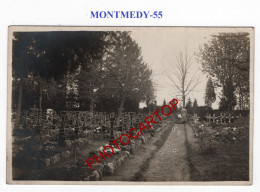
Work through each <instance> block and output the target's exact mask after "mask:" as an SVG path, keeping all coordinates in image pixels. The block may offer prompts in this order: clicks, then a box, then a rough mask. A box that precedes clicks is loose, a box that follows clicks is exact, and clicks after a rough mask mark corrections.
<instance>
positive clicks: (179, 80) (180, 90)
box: [167, 51, 200, 106]
mask: <svg viewBox="0 0 260 192" xmlns="http://www.w3.org/2000/svg"><path fill="white" fill-rule="evenodd" d="M175 59H176V62H175V63H170V66H169V67H170V69H169V70H168V72H169V73H167V76H168V78H169V79H170V81H171V83H172V85H171V86H173V87H174V88H175V91H177V94H180V95H179V96H181V97H182V102H183V106H185V98H186V97H187V95H189V94H190V93H191V92H192V91H195V88H196V87H197V86H198V84H199V79H200V77H199V76H197V71H198V70H196V71H195V72H194V73H192V74H191V68H190V67H191V66H192V62H191V60H192V55H191V56H189V55H188V53H187V51H185V52H184V53H183V52H182V51H181V52H180V53H179V55H176V57H175ZM177 96H178V95H177Z"/></svg>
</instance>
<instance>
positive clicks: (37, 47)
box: [12, 32, 104, 121]
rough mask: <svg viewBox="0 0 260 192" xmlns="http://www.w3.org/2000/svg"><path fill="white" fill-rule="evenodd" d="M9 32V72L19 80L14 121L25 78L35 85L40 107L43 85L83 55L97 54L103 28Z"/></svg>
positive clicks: (76, 63)
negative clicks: (11, 43) (10, 34)
mask: <svg viewBox="0 0 260 192" xmlns="http://www.w3.org/2000/svg"><path fill="white" fill-rule="evenodd" d="M13 35H14V40H13V58H12V61H13V63H12V66H13V68H12V69H13V71H12V72H13V78H14V79H16V82H19V86H18V87H19V88H18V91H17V92H18V104H17V113H16V121H19V116H20V111H21V106H22V94H23V88H24V86H25V81H24V80H25V79H26V78H28V77H30V79H31V80H32V81H36V82H37V84H38V85H39V86H38V88H39V108H40V110H41V109H42V95H43V92H44V91H46V90H48V89H47V88H48V86H47V85H48V84H52V85H53V84H54V83H53V82H54V81H55V80H56V81H58V80H61V79H63V78H64V75H66V74H67V73H68V72H74V71H75V70H76V69H78V67H79V65H80V64H81V62H82V60H83V59H84V60H85V61H87V60H89V59H90V58H95V57H99V53H100V52H101V51H100V50H102V49H103V42H104V41H103V39H104V38H103V36H104V33H103V32H15V33H14V34H13ZM79 60H81V61H79ZM50 82H52V83H50ZM15 92H16V91H15ZM15 92H14V93H15Z"/></svg>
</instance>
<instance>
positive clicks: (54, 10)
mask: <svg viewBox="0 0 260 192" xmlns="http://www.w3.org/2000/svg"><path fill="white" fill-rule="evenodd" d="M259 5H260V3H259V1H257V0H247V1H245V0H244V1H243V0H236V1H235V0H213V1H212V0H211V1H209V0H197V1H195V0H182V1H181V0H172V1H171V0H167V1H166V0H161V1H159V0H158V1H154V0H153V1H152V0H150V1H140V0H139V1H137V0H131V1H128V2H123V1H122V0H121V1H120V0H110V1H107V0H101V1H93V0H92V1H90V0H80V1H79V0H78V1H76V0H74V1H68V0H42V1H35V0H23V1H19V0H12V1H2V0H1V4H0V18H1V20H0V21H1V22H0V24H1V25H0V42H1V44H0V61H1V62H0V63H1V65H0V66H1V70H0V71H1V75H0V78H1V79H0V80H1V81H0V82H1V83H0V86H1V87H0V90H1V94H0V95H1V97H0V102H1V103H0V104H1V109H0V110H1V114H2V115H1V117H0V118H1V128H2V132H1V134H0V152H1V155H0V170H1V172H0V191H7V192H8V191H35V190H37V191H39V192H40V191H47V190H51V191H60V190H62V191H64V192H66V191H72V190H73V189H74V190H77V191H86V189H87V190H97V189H98V190H102V191H115V190H117V191H136V190H138V189H139V190H146V191H153V190H154V191H157V190H160V191H170V190H171V191H172V190H176V191H190V190H192V191H202V192H203V191H207V192H208V191H209V190H210V191H230V190H236V191H249V190H250V191H259V185H260V172H259V171H260V169H259V163H258V162H260V161H259V156H260V154H259V146H260V141H259V140H258V139H257V138H259V136H260V135H259V129H258V128H259V127H260V126H259V121H258V118H257V117H259V115H260V114H259V102H260V100H259V88H257V86H255V89H254V90H255V97H254V98H255V100H254V106H255V114H254V115H255V122H254V127H255V129H254V173H253V175H254V177H253V186H248V187H234V186H231V187H228V186H221V187H213V186H211V187H205V186H192V188H191V187H190V186H160V187H159V186H156V187H154V186H131V187H129V186H26V185H25V186H10V185H6V184H5V182H6V178H5V177H6V172H5V170H6V168H5V165H6V156H5V154H6V153H5V151H6V137H5V136H6V129H5V128H6V107H7V103H6V101H7V33H8V26H9V25H67V26H109V25H111V26H134V25H135V26H147V25H150V26H151V25H152V26H158V25H159V26H243V27H244V26H253V27H255V29H256V31H255V36H256V38H255V40H256V41H255V53H256V54H255V74H256V75H255V85H257V84H258V82H259V78H260V77H259V75H257V74H258V72H259V67H258V65H257V63H258V61H259V56H258V55H257V53H258V50H259V41H258V37H259V35H260V34H259V32H258V29H259V28H260V23H259V22H258V20H259V18H260V13H259V7H260V6H259ZM90 10H141V11H142V10H151V11H153V10H158V11H161V10H162V11H163V16H164V17H163V19H161V20H150V19H149V20H144V19H143V20H140V21H137V20H126V19H124V20H105V19H102V20H93V19H90V18H89V15H90V14H89V11H90Z"/></svg>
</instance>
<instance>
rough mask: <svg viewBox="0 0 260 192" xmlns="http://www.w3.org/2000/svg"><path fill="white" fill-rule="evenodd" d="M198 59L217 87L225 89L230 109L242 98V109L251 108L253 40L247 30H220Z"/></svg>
mask: <svg viewBox="0 0 260 192" xmlns="http://www.w3.org/2000/svg"><path fill="white" fill-rule="evenodd" d="M198 56H199V61H200V62H201V63H202V67H203V71H204V72H205V73H207V74H208V75H209V76H210V77H211V78H212V80H213V82H214V83H215V84H216V85H217V86H221V87H222V89H223V92H222V96H223V97H224V98H225V99H226V100H227V102H226V104H227V106H226V108H227V109H229V110H231V109H233V107H234V106H235V105H236V96H235V94H237V95H238V97H239V106H240V109H242V108H246V107H248V105H249V103H248V101H249V100H248V98H249V63H250V39H249V37H248V33H220V34H218V35H214V36H213V37H212V39H211V41H210V42H208V43H206V44H204V46H203V47H201V49H200V53H199V55H198Z"/></svg>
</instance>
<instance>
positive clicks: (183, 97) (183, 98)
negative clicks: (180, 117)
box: [182, 94, 185, 107]
mask: <svg viewBox="0 0 260 192" xmlns="http://www.w3.org/2000/svg"><path fill="white" fill-rule="evenodd" d="M182 103H183V106H182V107H185V95H184V94H183V95H182Z"/></svg>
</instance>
